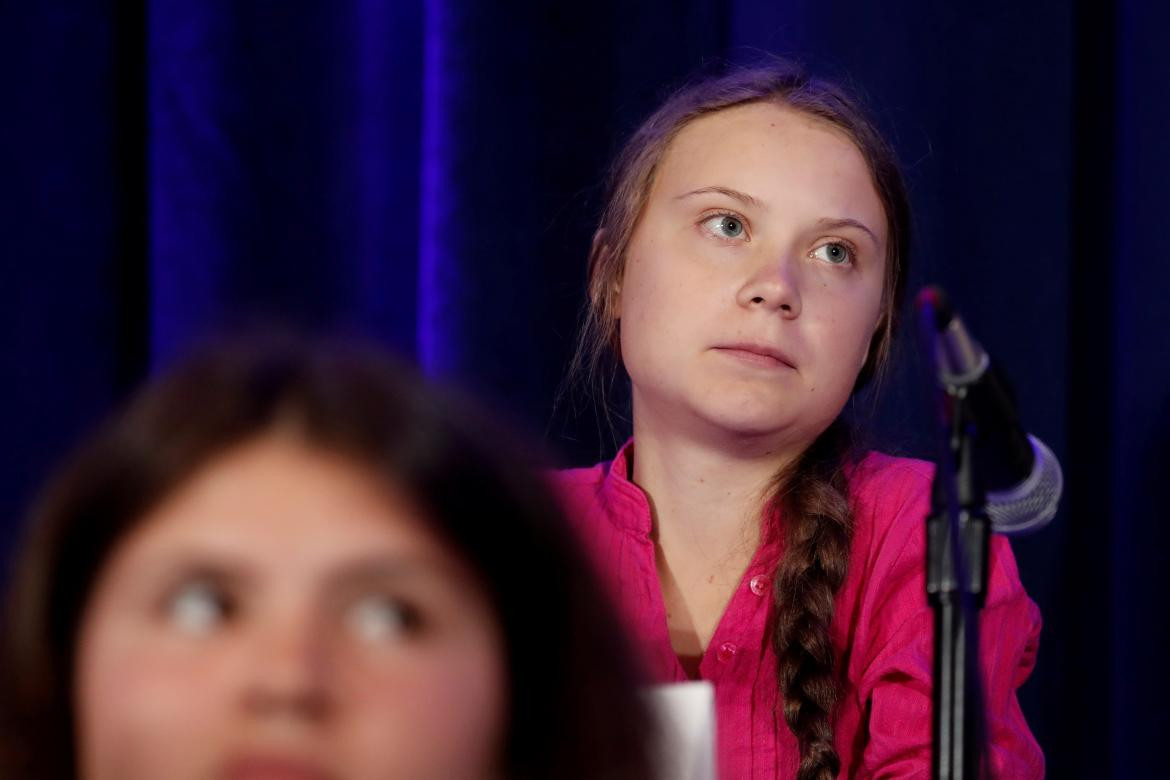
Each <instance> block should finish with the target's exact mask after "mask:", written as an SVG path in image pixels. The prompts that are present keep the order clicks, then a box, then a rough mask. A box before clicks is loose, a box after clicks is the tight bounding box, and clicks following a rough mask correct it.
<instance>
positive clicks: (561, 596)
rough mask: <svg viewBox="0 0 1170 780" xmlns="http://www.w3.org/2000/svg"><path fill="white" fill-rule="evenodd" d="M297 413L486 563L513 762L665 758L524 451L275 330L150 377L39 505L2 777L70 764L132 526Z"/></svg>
mask: <svg viewBox="0 0 1170 780" xmlns="http://www.w3.org/2000/svg"><path fill="white" fill-rule="evenodd" d="M290 423H291V424H292V427H293V428H294V430H297V431H299V432H300V434H301V435H302V436H303V438H304V441H305V442H306V443H307V444H308V445H310V446H313V447H317V448H321V449H324V450H327V451H331V452H337V453H340V454H343V455H345V456H349V457H351V458H353V459H354V460H355V461H356V462H358V463H360V464H363V465H365V466H367V467H370V468H371V469H373V470H374V471H375V472H376V473H377V474H379V475H383V476H384V477H385V479H386V480H387V481H389V482H392V483H393V484H394V485H395V486H399V487H400V488H404V489H405V490H406V491H407V492H408V493H409V494H411V495H412V497H413V498H414V499H415V500H416V501H417V502H418V503H419V505H420V506H421V507H422V508H423V509H424V510H425V511H426V513H427V519H428V520H429V521H430V523H431V530H432V531H433V532H434V533H435V534H436V535H437V536H438V537H439V538H440V539H442V540H443V541H445V542H446V543H447V544H448V545H449V546H450V547H451V549H452V550H453V551H454V552H455V553H456V554H457V555H459V556H460V557H461V558H462V559H463V560H464V561H466V563H467V564H468V565H469V566H470V567H471V569H472V570H473V571H474V572H475V573H476V574H477V575H478V577H479V580H480V582H481V583H482V587H483V589H484V591H485V593H486V596H487V600H488V602H489V603H490V604H491V605H492V607H493V609H494V611H495V617H496V619H497V621H498V623H499V625H500V628H501V633H502V634H503V636H504V638H505V645H506V649H505V654H506V655H505V663H506V673H507V675H508V691H509V696H510V705H509V706H510V709H509V724H508V727H507V731H506V737H505V745H504V746H503V751H502V754H503V762H504V766H503V767H501V771H502V774H503V775H504V776H506V777H514V778H538V777H539V778H550V777H557V778H595V777H607V778H644V777H648V776H649V775H650V770H649V767H648V763H647V762H648V758H647V748H646V744H647V725H646V724H647V716H646V713H645V711H644V709H643V705H642V704H641V703H640V701H639V700H638V699H637V695H636V692H635V688H636V685H637V682H638V680H637V678H636V675H635V673H634V670H633V668H632V667H631V663H630V659H631V658H632V657H633V655H632V654H631V653H630V652H628V650H627V647H626V644H625V642H624V640H623V639H622V637H621V636H619V635H618V634H617V633H616V632H617V630H618V629H617V626H618V625H619V623H618V620H617V619H616V617H615V616H614V614H613V613H612V612H611V608H610V606H609V604H608V603H607V602H606V601H605V599H604V598H603V597H602V596H601V593H602V591H601V587H600V585H599V584H598V582H597V580H596V577H595V575H594V574H593V573H592V571H591V569H590V568H589V565H588V563H587V562H586V559H585V558H584V557H583V554H582V553H581V552H580V551H579V548H578V545H577V544H576V543H575V542H576V540H575V539H574V538H573V537H572V534H571V533H570V531H569V529H568V527H567V525H566V524H565V522H564V520H563V518H562V516H561V513H560V512H559V510H558V507H557V504H556V502H555V500H554V498H553V496H552V495H551V494H550V491H549V488H548V487H547V486H546V484H545V483H544V481H543V480H542V479H541V478H540V476H539V475H538V473H537V472H536V470H535V469H534V465H535V464H534V463H533V462H531V461H530V456H529V454H528V453H529V451H528V450H526V449H525V448H522V447H519V446H517V445H516V444H515V443H514V442H513V440H512V439H511V437H510V436H509V435H508V434H506V433H505V432H503V431H501V430H500V429H498V428H497V427H496V426H495V425H494V424H493V423H492V422H491V421H490V420H488V419H487V418H486V417H485V416H483V414H482V413H477V412H474V411H472V410H471V409H470V408H469V407H468V406H467V405H466V404H465V403H462V402H460V401H459V400H457V399H455V398H454V397H452V396H450V395H448V394H446V393H444V392H440V391H437V390H436V389H435V388H433V387H431V386H429V385H427V384H425V383H423V381H422V380H421V379H420V378H418V377H417V376H416V375H415V374H414V372H413V370H412V369H409V368H407V367H405V366H403V365H399V364H397V363H395V362H392V361H390V360H388V359H387V358H385V357H383V356H381V355H379V354H377V353H375V352H373V351H371V350H365V349H362V348H358V347H354V346H342V345H337V344H334V345H324V344H315V345H313V344H306V343H304V342H301V341H298V340H296V339H293V338H291V337H272V336H266V337H263V338H257V337H253V338H250V339H246V340H244V341H242V342H237V343H235V344H234V345H233V344H229V343H227V342H223V343H221V344H218V345H216V346H212V347H209V348H207V349H205V350H203V351H201V352H200V353H198V354H196V355H195V356H194V357H192V358H191V359H189V360H188V361H186V362H185V363H183V364H182V365H180V366H179V367H178V368H177V369H175V370H174V371H172V372H170V373H168V374H166V375H164V376H163V377H162V378H161V379H159V380H158V381H156V382H154V383H153V384H151V385H150V386H149V387H148V388H147V389H146V390H145V391H144V392H143V393H142V394H141V395H139V396H138V397H137V398H136V399H135V400H134V401H133V402H132V403H131V404H130V405H129V406H128V407H127V408H126V410H125V411H124V412H123V413H121V414H120V415H118V416H117V417H115V418H114V419H113V420H111V421H110V422H109V423H107V425H106V426H105V427H104V428H103V429H102V430H101V431H100V432H99V433H98V434H97V435H96V436H95V437H94V438H93V439H92V440H91V441H90V442H89V443H88V444H87V445H86V446H85V447H84V448H82V449H81V450H80V451H79V452H78V453H77V454H76V455H75V456H74V458H73V459H72V460H71V461H70V462H69V463H68V464H67V465H66V467H65V468H64V469H63V470H62V471H61V472H60V473H59V474H58V475H57V476H56V478H55V479H53V480H52V482H51V483H50V485H49V487H48V489H47V490H46V491H45V493H44V494H43V496H42V498H41V500H40V501H39V502H38V504H37V506H36V507H35V509H34V512H33V513H32V516H31V518H30V525H29V527H28V529H27V534H26V538H25V539H24V541H23V543H22V544H21V545H19V546H18V548H17V550H16V553H17V555H16V557H15V558H14V560H13V565H12V579H11V582H10V584H9V589H8V593H7V594H6V595H7V596H8V599H7V602H6V607H7V609H6V610H5V615H4V620H5V623H4V625H3V632H4V633H3V636H2V638H0V642H2V643H3V645H2V656H0V663H2V667H0V675H2V676H3V698H2V699H0V746H2V747H0V773H2V774H3V776H4V777H11V776H19V777H37V778H66V777H73V776H74V775H75V772H76V766H75V744H76V739H75V734H74V722H73V721H74V718H73V700H72V697H73V667H74V652H75V648H76V641H77V632H78V626H79V623H80V620H81V617H82V613H83V611H84V609H85V607H86V602H87V599H88V597H89V594H90V591H91V589H92V587H93V585H94V583H95V580H96V578H97V575H98V573H99V571H100V570H101V568H102V566H103V564H104V562H105V561H106V560H107V558H108V557H109V555H110V553H111V551H112V550H113V549H114V548H115V546H116V545H117V544H118V543H119V541H120V540H121V539H122V538H123V537H124V536H125V535H126V534H127V532H128V531H129V530H131V529H132V528H133V527H134V526H135V524H136V523H137V522H138V521H139V520H140V519H141V518H143V516H144V515H146V514H147V513H148V511H149V510H150V509H151V508H152V507H153V506H155V505H156V504H158V503H159V502H160V501H161V500H162V499H163V498H164V497H166V496H167V495H169V494H170V493H172V492H173V491H174V490H175V489H176V488H177V487H178V486H179V485H180V484H181V483H182V482H183V481H184V480H186V479H188V478H189V477H191V476H192V475H193V474H194V473H195V472H196V471H197V470H199V469H200V468H202V467H203V466H205V465H207V464H208V463H209V462H210V461H211V460H212V459H214V458H215V457H217V456H218V455H220V454H221V453H223V452H224V451H226V450H228V449H229V448H231V447H233V446H235V445H237V444H241V443H243V442H244V441H246V440H248V439H250V438H253V437H256V436H259V435H263V434H264V433H266V432H267V431H268V430H270V429H271V428H272V427H273V426H274V425H280V426H281V428H282V430H283V429H285V428H287V427H288V426H289V424H290Z"/></svg>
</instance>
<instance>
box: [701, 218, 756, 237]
mask: <svg viewBox="0 0 1170 780" xmlns="http://www.w3.org/2000/svg"><path fill="white" fill-rule="evenodd" d="M721 217H726V218H728V219H734V220H735V221H736V222H738V223H739V224H740V225H741V226H742V227H743V232H744V235H745V237H744V238H731V237H730V236H721V235H719V234H718V233H716V232H715V231H714V230H711V229H709V228H707V227H706V224H707V223H708V222H710V221H711V220H713V219H719V218H721ZM698 224H699V227H700V228H703V229H704V231H705V232H706V233H707V235H709V236H711V237H712V238H715V239H718V240H719V241H722V242H724V243H727V244H742V243H744V242H745V241H750V240H751V233H750V231H749V230H748V221H747V220H746V219H744V218H743V216H742V215H740V214H736V213H735V212H734V211H711V212H708V213H706V214H704V215H703V216H701V217H699V223H698Z"/></svg>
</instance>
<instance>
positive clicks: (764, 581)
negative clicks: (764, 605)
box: [751, 574, 768, 596]
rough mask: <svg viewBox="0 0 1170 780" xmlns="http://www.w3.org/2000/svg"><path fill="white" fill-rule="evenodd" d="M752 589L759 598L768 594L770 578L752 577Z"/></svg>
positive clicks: (759, 575)
mask: <svg viewBox="0 0 1170 780" xmlns="http://www.w3.org/2000/svg"><path fill="white" fill-rule="evenodd" d="M751 589H752V593H754V594H756V595H757V596H763V595H764V594H765V593H767V592H768V578H767V577H765V576H764V575H762V574H757V575H756V576H754V577H752V582H751Z"/></svg>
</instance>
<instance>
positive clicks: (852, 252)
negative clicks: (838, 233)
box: [809, 238, 857, 268]
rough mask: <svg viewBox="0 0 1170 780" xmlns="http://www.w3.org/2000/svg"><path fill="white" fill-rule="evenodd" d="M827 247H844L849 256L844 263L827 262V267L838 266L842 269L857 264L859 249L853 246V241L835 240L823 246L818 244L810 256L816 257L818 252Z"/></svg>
mask: <svg viewBox="0 0 1170 780" xmlns="http://www.w3.org/2000/svg"><path fill="white" fill-rule="evenodd" d="M827 246H839V247H843V248H844V249H845V251H846V252H847V253H848V254H849V258H848V260H846V261H845V262H844V263H830V262H828V261H825V264H826V265H836V266H840V267H842V268H847V267H849V266H852V265H855V264H856V263H857V247H856V246H854V245H853V242H852V241H846V240H845V239H843V238H834V239H831V240H829V241H825V242H824V243H823V244H817V245H816V246H815V247H813V250H812V252H810V253H809V255H810V256H811V255H814V254H816V252H817V251H818V250H821V249H824V248H825V247H827Z"/></svg>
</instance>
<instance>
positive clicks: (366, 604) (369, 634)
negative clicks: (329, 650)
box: [345, 596, 418, 643]
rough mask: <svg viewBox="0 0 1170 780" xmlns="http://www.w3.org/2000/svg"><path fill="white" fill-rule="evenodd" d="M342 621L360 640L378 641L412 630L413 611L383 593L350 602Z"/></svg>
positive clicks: (414, 623)
mask: <svg viewBox="0 0 1170 780" xmlns="http://www.w3.org/2000/svg"><path fill="white" fill-rule="evenodd" d="M345 622H346V625H347V626H348V627H349V629H350V630H351V631H353V633H354V634H355V635H356V636H357V637H358V638H359V639H361V640H363V641H366V642H370V643H378V642H387V641H390V640H393V639H398V638H401V637H402V636H404V635H405V634H407V633H409V632H410V631H411V630H413V629H414V627H415V625H416V624H417V622H418V618H417V615H416V614H415V612H414V611H413V610H412V609H411V608H409V607H407V606H406V605H404V604H402V603H401V602H399V601H397V600H395V599H392V598H387V597H385V596H366V597H363V598H361V599H358V600H357V601H355V602H354V603H353V604H351V605H350V607H349V609H348V610H346V613H345Z"/></svg>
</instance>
